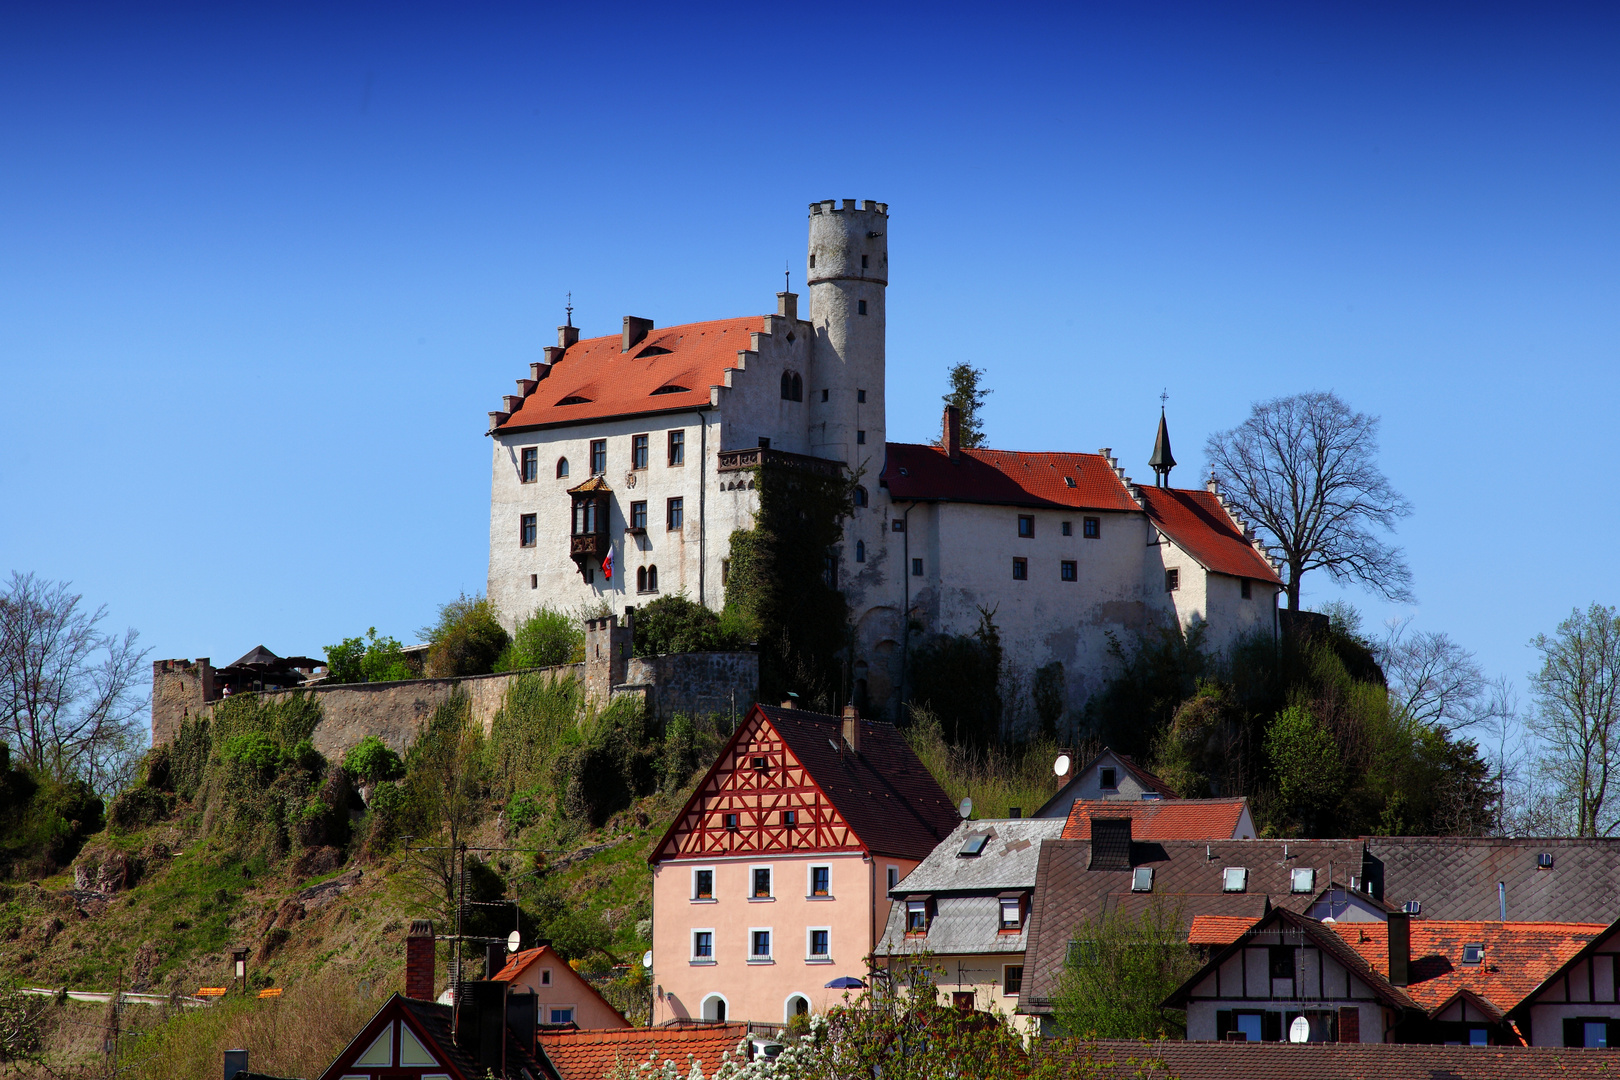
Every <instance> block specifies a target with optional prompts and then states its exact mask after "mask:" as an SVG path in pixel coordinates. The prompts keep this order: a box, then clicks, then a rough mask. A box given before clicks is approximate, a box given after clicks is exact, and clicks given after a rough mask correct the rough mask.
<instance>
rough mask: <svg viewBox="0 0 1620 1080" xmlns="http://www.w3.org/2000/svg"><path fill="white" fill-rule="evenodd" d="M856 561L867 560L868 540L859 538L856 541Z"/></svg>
mask: <svg viewBox="0 0 1620 1080" xmlns="http://www.w3.org/2000/svg"><path fill="white" fill-rule="evenodd" d="M855 561H856V562H865V561H866V541H865V540H857V541H855Z"/></svg>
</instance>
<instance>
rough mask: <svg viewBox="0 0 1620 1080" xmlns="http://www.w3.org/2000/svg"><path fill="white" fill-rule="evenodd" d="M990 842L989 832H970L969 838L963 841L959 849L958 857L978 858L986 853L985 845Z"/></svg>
mask: <svg viewBox="0 0 1620 1080" xmlns="http://www.w3.org/2000/svg"><path fill="white" fill-rule="evenodd" d="M989 842H990V834H989V833H987V832H976V833H969V834H968V837H967V839H966V840H963V841H962V846H961V847H960V848H958V849H957V851H956V857H957V858H958V859H973V858H977V857H978V856H980V855H983V854H984V845H986V844H988V843H989Z"/></svg>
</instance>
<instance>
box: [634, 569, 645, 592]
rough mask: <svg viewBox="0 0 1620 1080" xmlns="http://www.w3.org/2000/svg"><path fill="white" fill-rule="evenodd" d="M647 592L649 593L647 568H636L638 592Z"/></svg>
mask: <svg viewBox="0 0 1620 1080" xmlns="http://www.w3.org/2000/svg"><path fill="white" fill-rule="evenodd" d="M646 591H647V568H646V567H645V566H640V567H637V568H636V592H646Z"/></svg>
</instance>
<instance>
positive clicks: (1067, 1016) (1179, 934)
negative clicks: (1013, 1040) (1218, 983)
mask: <svg viewBox="0 0 1620 1080" xmlns="http://www.w3.org/2000/svg"><path fill="white" fill-rule="evenodd" d="M1199 966H1200V965H1199V961H1198V957H1197V955H1196V954H1195V953H1194V952H1193V951H1192V949H1191V948H1189V947H1188V945H1187V930H1186V927H1185V926H1184V925H1183V923H1182V908H1181V906H1180V905H1179V904H1171V903H1169V902H1167V901H1165V900H1164V899H1162V898H1159V897H1155V898H1154V899H1153V902H1152V903H1150V904H1149V905H1148V906H1147V907H1146V908H1144V909H1143V910H1142V913H1141V914H1140V915H1138V916H1135V917H1131V916H1126V915H1119V914H1115V915H1111V916H1099V917H1097V918H1095V919H1088V920H1086V921H1085V922H1083V923H1081V924H1080V926H1078V927H1076V928H1075V930H1074V933H1073V935H1072V936H1071V938H1070V943H1069V955H1068V957H1067V959H1066V961H1065V963H1064V965H1063V974H1062V975H1061V976H1060V977H1059V980H1058V989H1057V992H1056V993H1055V994H1054V995H1053V997H1052V1015H1053V1017H1054V1018H1055V1019H1056V1020H1057V1022H1058V1024H1059V1026H1060V1027H1061V1028H1062V1029H1063V1031H1064V1032H1065V1033H1066V1034H1068V1035H1072V1036H1077V1037H1084V1038H1098V1039H1151V1038H1157V1037H1160V1036H1166V1035H1169V1036H1175V1037H1179V1036H1180V1035H1181V1034H1184V1033H1185V1030H1186V1020H1185V1018H1184V1016H1183V1015H1182V1014H1181V1013H1180V1012H1179V1011H1177V1010H1173V1009H1167V1008H1164V1007H1163V1005H1161V1004H1160V1003H1161V1002H1163V1001H1164V999H1165V998H1166V997H1168V996H1169V995H1170V993H1171V991H1173V990H1175V988H1176V987H1178V986H1180V985H1181V984H1182V983H1184V982H1186V981H1187V979H1188V978H1189V977H1191V976H1192V974H1193V973H1194V972H1196V971H1197V970H1198V968H1199Z"/></svg>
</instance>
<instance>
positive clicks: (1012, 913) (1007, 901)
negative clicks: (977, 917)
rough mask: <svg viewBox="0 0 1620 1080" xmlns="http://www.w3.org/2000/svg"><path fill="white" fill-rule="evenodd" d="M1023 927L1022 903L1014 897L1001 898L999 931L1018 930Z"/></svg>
mask: <svg viewBox="0 0 1620 1080" xmlns="http://www.w3.org/2000/svg"><path fill="white" fill-rule="evenodd" d="M1023 925H1024V905H1023V901H1021V900H1019V899H1018V897H1016V896H1006V897H1002V900H1001V929H1003V930H1019V929H1022V928H1023Z"/></svg>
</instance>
